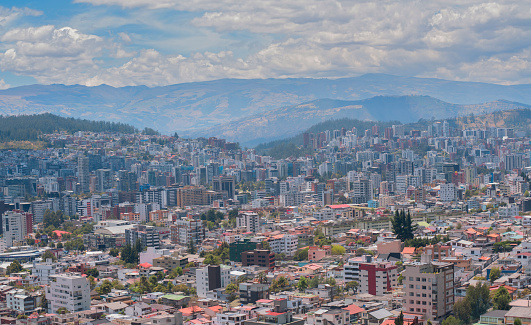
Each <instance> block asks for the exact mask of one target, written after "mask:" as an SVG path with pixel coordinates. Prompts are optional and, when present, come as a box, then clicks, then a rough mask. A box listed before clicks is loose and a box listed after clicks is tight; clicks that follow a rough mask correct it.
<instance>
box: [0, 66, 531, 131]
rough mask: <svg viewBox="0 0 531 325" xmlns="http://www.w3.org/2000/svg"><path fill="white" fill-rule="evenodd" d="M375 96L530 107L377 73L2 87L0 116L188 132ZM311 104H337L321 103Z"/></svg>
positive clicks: (480, 89) (530, 100)
mask: <svg viewBox="0 0 531 325" xmlns="http://www.w3.org/2000/svg"><path fill="white" fill-rule="evenodd" d="M379 95H382V96H410V95H426V96H431V97H434V98H438V99H440V100H442V101H444V102H449V103H454V104H477V103H485V102H492V101H495V100H498V99H500V98H503V99H506V100H508V101H515V102H521V103H526V104H531V85H516V86H502V85H493V84H485V83H472V82H454V81H446V80H439V79H425V78H406V77H397V76H390V75H384V74H369V75H364V76H360V77H355V78H342V79H256V80H236V79H225V80H216V81H208V82H196V83H185V84H178V85H171V86H165V87H155V88H148V87H145V86H137V87H123V88H114V87H110V86H98V87H85V86H79V85H75V86H64V85H48V86H44V85H32V86H23V87H17V88H11V89H6V90H1V91H0V114H3V115H17V114H39V113H44V112H49V113H53V114H57V115H61V116H67V117H80V118H87V119H91V120H106V121H114V122H123V123H128V124H131V125H133V126H135V127H137V128H139V129H143V128H144V127H150V128H154V129H156V130H159V131H161V132H163V133H168V134H170V133H173V132H178V133H179V134H181V135H191V134H199V133H201V132H202V131H203V130H206V129H209V130H215V128H213V127H214V126H217V125H221V124H226V123H228V122H232V121H235V120H239V119H244V118H247V117H249V116H253V115H259V114H262V113H269V112H270V111H272V110H275V109H279V108H282V107H288V106H293V105H299V104H302V103H308V102H311V101H315V100H318V99H322V98H332V99H334V100H343V101H355V100H363V99H367V98H371V97H374V96H379ZM316 105H317V106H319V107H321V105H322V106H323V107H325V106H326V105H329V106H330V105H331V106H337V104H333V103H330V104H325V102H322V103H318V104H316ZM382 105H383V104H382ZM443 106H444V107H447V106H446V105H443ZM418 109H419V110H420V109H421V107H419V108H418ZM392 110H393V107H389V108H387V110H386V111H392ZM364 114H366V115H367V116H370V118H378V117H379V116H381V115H378V114H377V113H373V112H370V111H365V112H364ZM425 115H426V114H425ZM384 117H385V116H384ZM428 117H431V116H428ZM368 118H369V117H368ZM215 134H217V133H212V135H215ZM205 135H209V134H206V133H205ZM261 137H262V136H261ZM254 138H258V137H257V136H255V137H254ZM232 140H240V139H237V138H233V139H232Z"/></svg>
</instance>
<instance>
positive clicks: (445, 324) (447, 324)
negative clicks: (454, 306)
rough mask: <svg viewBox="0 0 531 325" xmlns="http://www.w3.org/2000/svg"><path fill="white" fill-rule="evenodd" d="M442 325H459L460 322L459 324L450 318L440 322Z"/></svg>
mask: <svg viewBox="0 0 531 325" xmlns="http://www.w3.org/2000/svg"><path fill="white" fill-rule="evenodd" d="M442 325H461V322H459V320H457V319H456V318H455V317H454V316H450V317H448V318H446V319H445V320H443V321H442Z"/></svg>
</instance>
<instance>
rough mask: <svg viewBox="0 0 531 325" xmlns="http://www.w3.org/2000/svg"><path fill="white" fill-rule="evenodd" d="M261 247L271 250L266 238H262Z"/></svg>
mask: <svg viewBox="0 0 531 325" xmlns="http://www.w3.org/2000/svg"><path fill="white" fill-rule="evenodd" d="M262 248H263V249H267V250H268V251H270V250H271V245H269V242H268V241H267V240H262Z"/></svg>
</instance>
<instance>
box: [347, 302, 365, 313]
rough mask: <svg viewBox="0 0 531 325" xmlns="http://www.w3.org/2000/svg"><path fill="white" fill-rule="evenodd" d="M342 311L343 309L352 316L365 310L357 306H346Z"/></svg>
mask: <svg viewBox="0 0 531 325" xmlns="http://www.w3.org/2000/svg"><path fill="white" fill-rule="evenodd" d="M343 309H344V310H348V311H349V313H350V314H351V315H353V314H359V313H361V312H364V311H365V309H363V308H361V307H359V306H356V305H355V304H352V305H348V306H347V307H345V308H343Z"/></svg>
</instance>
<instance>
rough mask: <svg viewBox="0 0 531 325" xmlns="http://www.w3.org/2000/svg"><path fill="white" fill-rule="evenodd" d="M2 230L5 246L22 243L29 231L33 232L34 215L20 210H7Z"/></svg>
mask: <svg viewBox="0 0 531 325" xmlns="http://www.w3.org/2000/svg"><path fill="white" fill-rule="evenodd" d="M2 230H3V234H4V236H3V238H2V240H3V241H4V244H5V246H4V247H11V246H13V245H14V244H16V243H21V242H23V241H24V239H25V238H26V236H27V235H28V234H29V233H32V232H33V216H32V214H31V213H26V212H24V211H20V210H13V211H6V212H5V213H4V214H3V215H2Z"/></svg>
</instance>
